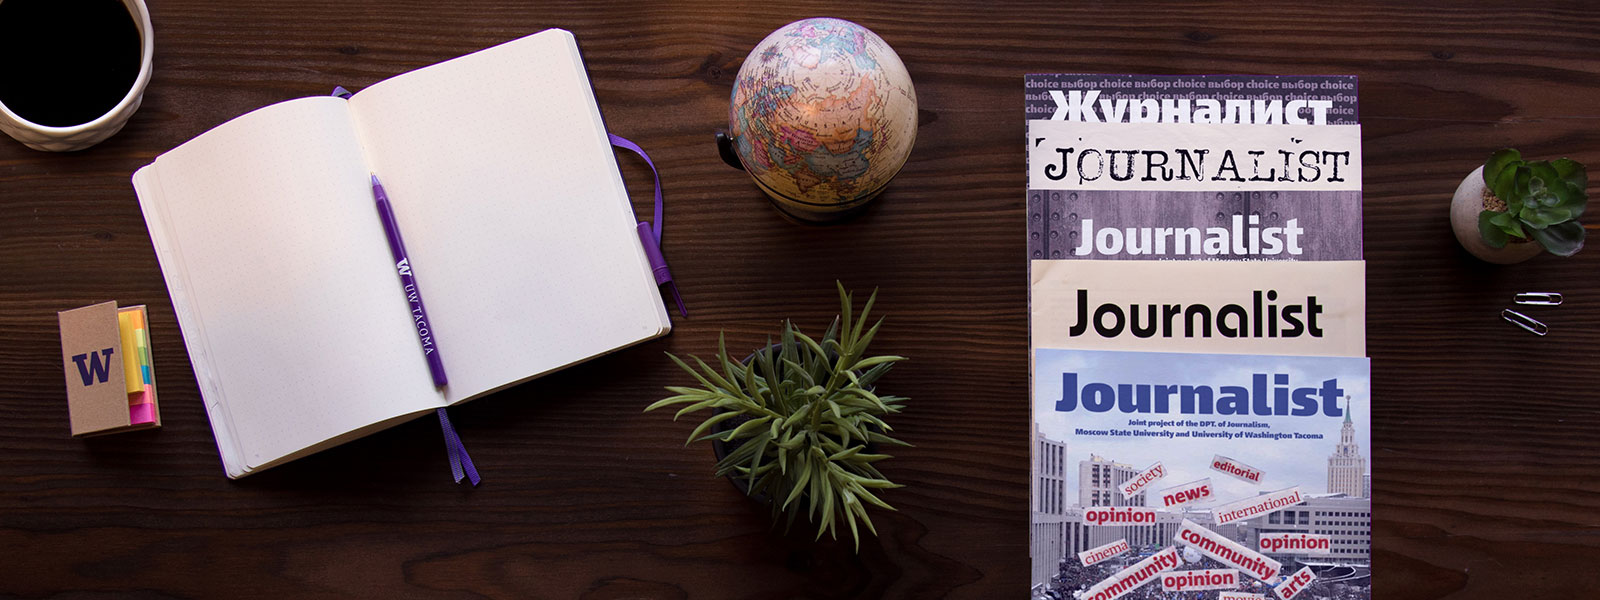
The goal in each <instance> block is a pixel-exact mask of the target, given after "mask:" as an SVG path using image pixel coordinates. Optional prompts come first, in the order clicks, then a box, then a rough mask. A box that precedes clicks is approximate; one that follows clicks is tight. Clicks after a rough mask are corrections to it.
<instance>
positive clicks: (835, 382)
mask: <svg viewBox="0 0 1600 600" xmlns="http://www.w3.org/2000/svg"><path fill="white" fill-rule="evenodd" d="M876 299H877V293H876V292H874V293H873V295H872V297H871V298H868V299H867V303H866V305H865V306H864V307H863V308H862V310H861V314H860V315H859V316H856V317H853V316H852V314H851V307H852V302H851V297H850V294H848V293H846V292H845V290H844V287H843V286H842V285H840V286H839V303H840V315H839V317H838V318H836V319H835V320H834V321H833V324H832V325H831V326H829V327H828V330H827V333H825V334H823V336H822V338H821V339H820V340H818V339H815V338H812V337H810V336H808V335H806V334H805V333H802V332H801V331H800V329H799V328H797V327H795V326H794V324H793V323H791V322H789V321H785V322H784V324H783V331H782V333H781V335H780V337H779V340H778V342H777V343H776V344H771V343H769V344H768V346H767V347H765V348H763V349H760V350H757V351H756V352H754V353H753V354H751V355H750V356H749V357H748V358H746V359H745V360H744V361H742V362H741V361H735V360H733V359H732V358H730V357H729V355H728V349H727V343H726V341H725V340H724V339H722V338H720V337H719V339H718V342H717V356H716V357H715V360H714V363H715V364H714V365H713V364H707V363H706V361H703V360H701V359H700V358H698V357H695V356H690V357H689V358H690V360H691V361H693V363H694V366H690V364H689V363H688V362H685V361H684V360H682V359H680V358H678V357H677V356H673V355H671V354H668V356H669V357H671V358H672V360H673V362H675V363H677V364H678V366H679V367H682V368H683V370H685V371H687V372H688V373H689V374H690V375H692V376H693V377H694V378H695V381H696V382H698V383H699V386H698V387H684V386H668V387H667V391H669V392H671V393H672V394H673V395H672V396H670V397H668V398H664V399H662V400H659V401H657V402H655V403H654V404H651V405H650V406H649V407H648V408H646V409H645V411H646V412H648V411H652V410H656V409H659V408H665V407H669V406H681V408H680V409H679V410H678V412H677V414H676V415H675V416H674V417H673V419H674V420H676V419H677V418H678V417H681V416H683V415H686V414H689V413H693V412H698V411H702V410H710V411H712V414H711V415H710V416H709V417H707V418H706V419H705V420H704V421H702V422H701V423H700V424H699V425H698V426H696V427H695V429H694V431H693V432H691V433H690V434H689V441H688V442H686V445H687V444H688V443H692V442H696V441H712V442H713V444H714V445H715V446H717V447H719V448H720V449H719V450H718V452H717V457H718V460H717V463H716V474H717V475H718V476H721V477H728V478H729V479H731V480H733V481H734V482H735V484H736V485H737V486H738V487H739V488H740V489H741V490H743V491H744V492H745V493H746V494H748V495H749V496H751V497H752V498H755V499H757V500H758V501H761V502H765V503H767V504H768V505H769V506H770V508H771V510H772V513H773V517H774V519H776V518H777V517H779V516H782V517H783V518H784V523H785V528H787V527H789V526H790V525H792V524H793V523H794V521H795V519H796V518H797V517H799V516H801V515H804V516H805V518H806V519H807V520H809V521H811V522H812V523H814V524H815V525H816V528H817V534H816V537H817V538H819V539H820V538H821V537H822V534H823V533H824V532H826V533H829V534H830V535H832V536H833V537H834V538H835V539H838V538H839V532H838V529H839V528H840V526H841V525H843V526H845V527H848V528H849V529H850V537H851V539H852V540H854V542H855V544H856V548H857V549H859V548H860V544H861V539H860V533H859V527H858V524H859V525H864V526H865V527H866V529H867V530H868V531H870V532H872V533H873V534H876V533H877V530H876V529H875V528H874V527H873V525H872V518H871V517H870V516H868V513H867V507H868V505H871V506H876V507H878V508H882V509H887V510H894V509H893V508H892V507H890V506H889V504H888V503H886V502H884V501H883V500H881V499H880V498H878V494H879V493H881V490H884V489H887V488H897V487H901V486H900V485H898V484H895V483H893V482H890V481H889V480H888V478H886V477H884V476H883V474H882V473H880V472H879V471H878V468H877V467H876V466H875V464H876V463H878V462H879V461H882V460H884V459H887V458H890V456H889V455H887V454H880V453H878V451H877V448H878V447H880V446H890V445H894V446H909V444H906V443H905V442H902V441H900V440H897V439H895V438H893V437H890V436H889V435H888V432H890V431H892V430H893V428H892V427H890V426H889V424H888V423H887V422H886V421H885V420H884V419H885V417H888V416H889V415H892V414H896V413H899V412H900V411H901V409H902V408H903V406H904V403H905V401H906V398H902V397H898V396H891V395H885V394H879V393H878V392H877V391H875V387H874V386H875V384H876V383H877V381H878V380H879V378H881V377H883V375H884V374H886V373H888V372H889V369H890V368H891V367H893V366H894V363H896V362H899V361H902V360H905V358H904V357H900V356H870V357H869V356H867V354H866V351H867V345H868V344H869V343H871V341H872V338H873V337H874V336H875V335H877V333H878V327H879V326H880V325H882V324H883V321H882V319H879V321H878V322H877V323H874V324H873V325H872V327H870V328H866V327H865V325H866V322H867V316H868V314H869V313H870V312H871V310H872V304H873V302H874V301H875V300H876ZM768 341H769V342H770V341H771V340H768Z"/></svg>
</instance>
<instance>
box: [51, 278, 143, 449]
mask: <svg viewBox="0 0 1600 600" xmlns="http://www.w3.org/2000/svg"><path fill="white" fill-rule="evenodd" d="M57 318H58V319H59V320H60V323H61V367H62V371H63V372H64V374H65V376H66V384H67V412H68V413H69V416H70V418H71V422H72V435H73V437H83V436H91V435H101V434H106V433H117V432H121V431H133V430H138V429H150V428H154V427H160V426H161V411H160V409H159V406H158V405H157V403H156V382H155V369H154V366H153V365H152V364H151V361H150V343H149V332H148V322H147V320H146V318H145V310H144V306H130V307H126V308H121V309H118V308H117V303H115V302H104V303H101V304H96V305H93V306H85V307H83V308H77V309H73V310H68V311H62V312H60V313H58V314H57Z"/></svg>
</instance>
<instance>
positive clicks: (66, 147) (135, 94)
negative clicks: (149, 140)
mask: <svg viewBox="0 0 1600 600" xmlns="http://www.w3.org/2000/svg"><path fill="white" fill-rule="evenodd" d="M4 1H5V0H0V2H4ZM122 3H123V4H124V5H126V6H127V7H128V14H129V15H131V16H132V17H133V23H134V25H135V26H137V27H138V28H139V39H140V48H139V78H138V79H135V80H134V81H133V87H132V88H129V89H128V94H127V95H126V96H123V97H122V101H121V102H118V103H117V105H116V106H115V107H113V108H112V109H111V110H110V112H107V113H106V114H103V115H100V116H99V117H97V118H95V119H94V120H92V121H89V122H88V123H83V124H79V125H72V126H68V127H51V126H48V125H40V124H38V123H34V122H32V121H29V120H27V119H24V118H22V117H21V116H18V115H17V113H14V112H11V109H9V108H6V105H5V104H3V103H0V131H4V132H5V133H6V135H9V136H11V137H13V138H16V139H17V141H19V142H22V143H23V144H26V145H27V146H28V147H29V148H33V149H34V150H46V151H51V152H70V151H73V150H82V149H84V148H88V147H90V146H93V145H95V144H98V143H100V142H102V141H104V140H105V139H106V138H108V137H111V136H112V135H114V134H116V133H117V132H118V131H121V130H122V126H123V125H126V124H128V117H131V116H133V112H134V111H136V110H139V103H140V102H142V101H144V88H145V86H146V85H148V84H149V83H150V57H151V55H152V54H155V47H156V46H155V37H154V35H153V34H152V29H151V28H150V9H149V7H146V6H145V4H144V0H122Z"/></svg>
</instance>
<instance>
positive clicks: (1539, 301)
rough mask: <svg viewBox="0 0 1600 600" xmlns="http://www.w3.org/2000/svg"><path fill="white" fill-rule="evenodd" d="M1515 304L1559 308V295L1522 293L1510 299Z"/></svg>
mask: <svg viewBox="0 0 1600 600" xmlns="http://www.w3.org/2000/svg"><path fill="white" fill-rule="evenodd" d="M1511 301H1512V302H1516V303H1517V304H1525V305H1534V306H1560V305H1561V294H1558V293H1556V292H1523V293H1521V294H1517V295H1516V296H1513V297H1512V298H1511Z"/></svg>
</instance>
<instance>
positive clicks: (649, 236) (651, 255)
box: [606, 133, 689, 317]
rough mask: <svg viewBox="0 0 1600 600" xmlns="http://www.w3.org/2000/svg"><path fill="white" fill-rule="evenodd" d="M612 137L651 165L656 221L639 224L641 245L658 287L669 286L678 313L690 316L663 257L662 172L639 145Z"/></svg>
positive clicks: (615, 142) (614, 144) (612, 139)
mask: <svg viewBox="0 0 1600 600" xmlns="http://www.w3.org/2000/svg"><path fill="white" fill-rule="evenodd" d="M606 135H607V136H610V137H611V145H613V146H616V147H618V148H622V149H625V150H629V151H632V152H633V153H634V154H637V155H639V158H643V159H644V164H647V165H650V174H651V175H652V176H654V177H655V179H656V220H655V223H654V225H652V224H651V222H650V221H640V222H639V227H638V229H639V243H640V244H642V245H644V256H645V258H647V259H649V260H650V273H651V274H652V275H654V276H655V278H656V285H657V286H662V285H665V286H667V291H669V292H671V293H672V299H673V301H675V302H677V303H678V312H680V313H683V316H685V317H687V316H689V309H687V308H684V307H683V296H680V295H678V284H676V283H673V282H672V271H671V270H669V269H667V259H666V257H664V256H662V255H661V220H662V210H661V209H662V206H661V205H662V203H661V172H660V171H657V170H656V163H654V162H652V161H651V160H650V155H649V154H645V153H644V149H643V148H640V147H639V145H638V144H635V143H633V142H630V141H628V140H627V139H624V138H623V137H621V136H618V135H616V134H614V133H607V134H606Z"/></svg>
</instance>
